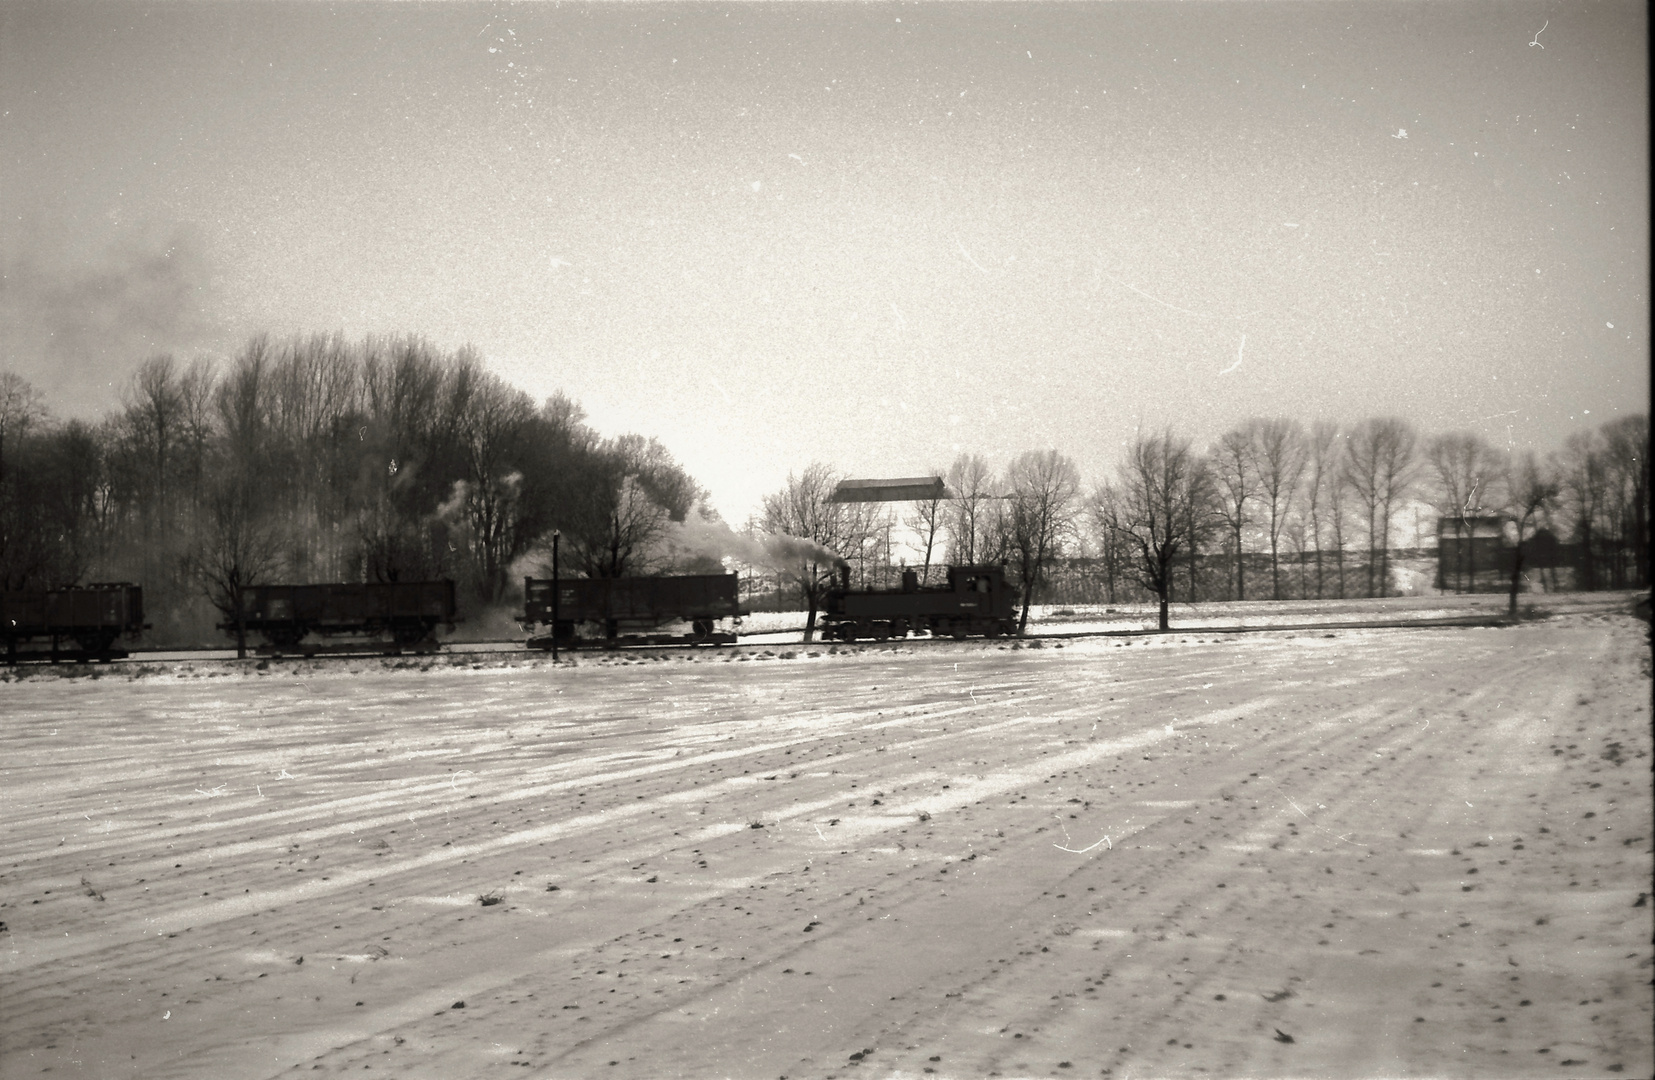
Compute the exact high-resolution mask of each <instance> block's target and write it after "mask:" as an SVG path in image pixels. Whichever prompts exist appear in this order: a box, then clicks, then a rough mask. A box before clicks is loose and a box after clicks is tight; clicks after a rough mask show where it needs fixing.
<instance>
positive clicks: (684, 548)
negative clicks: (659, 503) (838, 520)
mask: <svg viewBox="0 0 1655 1080" xmlns="http://www.w3.org/2000/svg"><path fill="white" fill-rule="evenodd" d="M667 544H668V546H669V547H672V548H676V549H678V550H679V551H681V552H683V553H685V554H687V555H702V556H707V557H709V558H712V559H716V560H719V561H723V560H724V559H733V560H735V561H736V562H743V563H747V564H749V565H755V566H763V567H767V568H769V569H771V570H774V571H777V572H778V573H786V572H790V571H793V570H795V569H797V568H798V567H799V565H800V564H801V563H808V562H815V563H828V564H831V565H833V566H834V567H841V566H845V565H848V564H847V563H846V562H845V560H844V559H843V558H842V557H840V555H839V554H838V552H835V551H834V550H832V549H831V548H827V547H824V546H822V545H821V544H818V543H816V542H815V541H814V540H806V539H804V538H803V537H799V536H788V535H786V534H782V533H759V534H757V535H755V536H751V537H749V536H743V535H741V534H740V533H738V532H736V531H735V530H734V529H731V528H730V527H729V526H728V525H726V524H724V523H723V522H722V521H717V520H708V519H706V518H703V517H701V516H700V515H698V514H691V515H689V517H687V518H686V519H685V520H684V521H682V522H673V523H672V525H671V530H670V532H669V535H668V537H667Z"/></svg>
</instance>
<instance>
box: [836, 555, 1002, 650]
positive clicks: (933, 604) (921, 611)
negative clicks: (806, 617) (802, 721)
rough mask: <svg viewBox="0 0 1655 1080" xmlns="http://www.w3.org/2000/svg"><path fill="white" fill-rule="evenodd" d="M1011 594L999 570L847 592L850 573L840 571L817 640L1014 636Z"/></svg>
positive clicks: (961, 571)
mask: <svg viewBox="0 0 1655 1080" xmlns="http://www.w3.org/2000/svg"><path fill="white" fill-rule="evenodd" d="M1015 600H1016V593H1015V592H1014V591H1013V589H1012V587H1011V585H1010V584H1009V583H1008V582H1007V581H1006V569H1005V567H1004V566H950V567H949V568H948V582H947V584H946V585H932V586H922V585H920V583H919V574H917V573H916V572H914V571H913V570H904V571H903V572H902V586H901V588H897V589H852V588H851V587H850V567H848V566H846V567H841V568H840V571H839V587H838V588H836V589H832V590H830V591H829V592H828V594H827V597H826V599H825V602H824V603H823V606H822V612H821V617H822V623H823V628H822V638H823V639H824V640H829V641H831V640H835V639H837V640H839V641H855V640H857V639H858V638H873V639H874V640H876V641H884V640H886V639H887V638H893V637H905V636H907V635H908V634H910V633H913V632H916V631H919V630H929V631H930V632H931V633H932V634H935V635H941V634H948V635H950V636H952V637H953V638H955V639H956V640H959V639H963V638H965V637H967V636H968V635H971V634H982V635H984V636H987V637H998V636H1000V635H1001V634H1011V633H1015V632H1016V630H1017V605H1016V603H1015Z"/></svg>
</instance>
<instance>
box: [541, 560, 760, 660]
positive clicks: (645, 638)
mask: <svg viewBox="0 0 1655 1080" xmlns="http://www.w3.org/2000/svg"><path fill="white" fill-rule="evenodd" d="M737 581H738V579H737V577H736V575H735V574H689V575H682V576H677V577H633V578H558V579H557V582H556V591H555V594H554V590H553V582H552V579H550V578H532V577H531V578H524V579H523V619H522V621H523V624H524V626H526V627H527V628H528V629H529V631H530V634H531V635H533V636H531V637H530V638H529V641H528V645H529V647H530V648H532V649H550V648H551V647H552V643H553V641H554V639H555V640H556V643H557V645H558V647H559V648H565V649H573V648H578V647H579V646H580V645H582V644H587V645H591V644H602V645H603V646H604V647H606V648H616V647H618V646H621V645H680V644H683V645H732V644H734V643H735V640H736V634H735V629H734V627H735V625H736V624H738V623H739V622H740V620H741V618H742V616H744V615H746V614H747V612H745V611H743V610H742V609H741V601H740V598H739V596H738V595H737V591H736V586H737ZM725 620H729V622H728V623H726V622H725ZM537 627H544V628H549V632H547V633H541V634H538V635H537V634H535V633H534V631H535V628H537Z"/></svg>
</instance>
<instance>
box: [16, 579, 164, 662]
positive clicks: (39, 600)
mask: <svg viewBox="0 0 1655 1080" xmlns="http://www.w3.org/2000/svg"><path fill="white" fill-rule="evenodd" d="M147 625H148V624H147V623H145V622H144V590H143V589H142V588H141V587H139V586H137V585H131V584H127V583H126V582H116V583H110V584H101V585H86V586H82V587H79V588H72V589H30V590H21V591H13V590H6V591H3V592H0V641H4V642H5V646H6V662H7V663H16V662H17V661H18V660H21V659H36V658H40V657H49V658H50V659H51V661H52V662H53V663H56V662H57V661H59V660H102V661H108V660H119V659H121V658H122V657H124V656H126V650H124V649H117V648H115V641H116V639H117V638H119V637H121V636H122V635H128V636H135V635H137V634H139V633H141V632H142V631H143V630H144V629H145V628H146V626H147ZM42 641H50V642H51V646H50V650H49V651H47V650H43V649H39V648H36V649H24V650H19V649H18V646H19V645H21V644H27V643H31V642H35V643H38V642H42ZM65 642H72V643H73V644H74V645H75V646H77V648H72V649H64V648H63V645H64V643H65Z"/></svg>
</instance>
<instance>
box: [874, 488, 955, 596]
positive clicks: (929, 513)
mask: <svg viewBox="0 0 1655 1080" xmlns="http://www.w3.org/2000/svg"><path fill="white" fill-rule="evenodd" d="M948 513H949V505H948V500H946V499H944V498H942V497H941V496H938V497H936V498H932V499H916V500H915V501H914V507H913V509H912V510H911V511H910V512H909V514H908V519H907V521H906V522H905V523H904V524H906V525H907V526H908V528H910V529H912V530H914V532H915V533H916V534H917V535H918V536H919V538H920V541H921V543H923V544H924V545H925V561H924V562H923V563H921V564H920V572H919V580H920V584H922V585H927V584H930V581H931V553H932V552H933V551H934V550H935V549H936V545H937V533H938V532H940V531H941V530H942V529H943V528H945V527H946V525H947V518H948ZM887 546H888V545H887Z"/></svg>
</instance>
